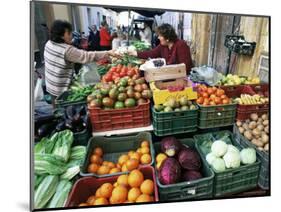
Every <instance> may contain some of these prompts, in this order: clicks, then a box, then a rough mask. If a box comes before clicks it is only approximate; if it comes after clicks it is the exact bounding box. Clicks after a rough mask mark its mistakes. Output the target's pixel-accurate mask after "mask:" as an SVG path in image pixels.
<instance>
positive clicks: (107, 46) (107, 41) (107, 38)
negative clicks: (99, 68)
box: [100, 21, 112, 51]
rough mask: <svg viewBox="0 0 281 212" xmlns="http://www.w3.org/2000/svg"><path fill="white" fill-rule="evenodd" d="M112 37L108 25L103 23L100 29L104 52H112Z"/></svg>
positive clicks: (101, 45) (101, 44)
mask: <svg viewBox="0 0 281 212" xmlns="http://www.w3.org/2000/svg"><path fill="white" fill-rule="evenodd" d="M111 40H112V37H111V35H110V34H109V32H108V24H107V23H106V22H105V21H103V22H102V23H101V28H100V47H101V50H102V51H105V50H111Z"/></svg>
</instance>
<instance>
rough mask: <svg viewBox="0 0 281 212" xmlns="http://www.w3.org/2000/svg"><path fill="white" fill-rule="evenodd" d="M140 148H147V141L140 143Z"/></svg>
mask: <svg viewBox="0 0 281 212" xmlns="http://www.w3.org/2000/svg"><path fill="white" fill-rule="evenodd" d="M141 147H149V142H148V141H143V142H141Z"/></svg>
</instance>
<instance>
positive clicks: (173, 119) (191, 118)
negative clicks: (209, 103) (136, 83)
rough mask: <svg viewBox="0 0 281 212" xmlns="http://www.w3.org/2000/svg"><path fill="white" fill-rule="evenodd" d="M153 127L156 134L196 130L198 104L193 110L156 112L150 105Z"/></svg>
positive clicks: (162, 134)
mask: <svg viewBox="0 0 281 212" xmlns="http://www.w3.org/2000/svg"><path fill="white" fill-rule="evenodd" d="M152 116H153V128H154V133H155V135H157V136H165V135H173V134H179V133H188V132H194V131H196V130H197V120H198V106H196V109H194V110H186V111H178V112H175V111H173V112H156V111H155V109H154V107H152Z"/></svg>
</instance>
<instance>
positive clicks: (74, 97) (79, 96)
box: [66, 81, 93, 101]
mask: <svg viewBox="0 0 281 212" xmlns="http://www.w3.org/2000/svg"><path fill="white" fill-rule="evenodd" d="M92 91H93V90H92V86H90V85H89V86H82V85H80V84H79V83H78V82H76V81H74V83H73V84H72V85H71V86H70V93H69V95H68V96H67V99H66V101H82V100H85V99H86V98H87V96H88V95H89V94H90V93H92Z"/></svg>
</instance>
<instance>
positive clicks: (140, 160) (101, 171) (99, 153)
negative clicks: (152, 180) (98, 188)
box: [88, 141, 152, 175]
mask: <svg viewBox="0 0 281 212" xmlns="http://www.w3.org/2000/svg"><path fill="white" fill-rule="evenodd" d="M104 154H106V153H105V152H104V151H103V150H102V148H100V147H96V148H95V149H94V150H93V152H92V155H91V157H90V163H89V166H88V172H89V173H94V174H97V175H105V174H113V173H118V172H127V171H132V170H134V169H136V168H138V167H139V165H147V164H150V163H151V161H152V158H151V154H150V146H149V142H148V141H142V142H141V146H140V147H139V148H138V149H136V150H131V151H129V152H128V153H127V154H122V155H121V156H119V158H118V161H117V163H114V162H111V161H105V160H103V155H104Z"/></svg>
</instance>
